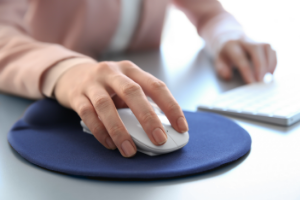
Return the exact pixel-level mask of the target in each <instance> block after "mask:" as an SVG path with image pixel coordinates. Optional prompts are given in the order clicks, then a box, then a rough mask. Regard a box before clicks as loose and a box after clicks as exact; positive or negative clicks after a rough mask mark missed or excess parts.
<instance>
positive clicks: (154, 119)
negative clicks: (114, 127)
mask: <svg viewBox="0 0 300 200" xmlns="http://www.w3.org/2000/svg"><path fill="white" fill-rule="evenodd" d="M106 84H107V85H108V86H109V87H111V88H112V89H113V90H114V91H115V92H116V94H117V95H118V96H119V97H120V98H122V99H123V100H124V101H125V103H126V104H127V105H128V107H129V108H130V109H131V110H132V112H133V114H134V115H135V116H136V118H137V120H138V121H139V122H140V124H141V126H142V127H143V129H144V131H145V132H146V134H147V135H148V137H149V139H150V140H151V141H152V143H153V144H155V145H162V144H164V143H165V142H166V141H167V134H166V133H165V130H164V127H163V125H162V124H161V122H160V120H159V118H158V116H157V114H156V113H155V112H154V110H153V108H152V106H151V105H150V103H149V101H148V100H147V98H146V95H145V94H144V92H143V90H142V88H141V86H140V85H139V84H137V83H136V82H134V81H133V80H131V79H130V78H129V77H127V76H126V75H124V74H122V73H114V74H112V76H107V79H106Z"/></svg>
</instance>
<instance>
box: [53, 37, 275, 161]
mask: <svg viewBox="0 0 300 200" xmlns="http://www.w3.org/2000/svg"><path fill="white" fill-rule="evenodd" d="M276 64H277V59H276V52H275V51H274V50H272V48H271V47H270V45H269V44H264V43H255V42H252V41H246V40H243V39H241V40H231V41H228V42H226V43H225V44H224V46H223V48H222V49H221V51H220V52H219V54H218V56H217V57H216V59H215V68H216V71H217V73H218V74H219V76H220V77H222V78H223V79H225V80H229V79H231V78H232V70H233V69H234V68H236V69H237V70H238V71H239V72H240V74H241V76H242V77H243V79H244V81H245V82H246V83H252V82H256V81H261V80H262V79H263V77H264V75H265V74H266V73H268V72H269V73H273V72H274V70H275V67H276ZM54 94H55V96H56V99H57V100H58V101H59V103H60V104H62V105H63V106H65V107H68V108H71V109H73V110H75V111H76V112H77V113H78V115H79V116H80V117H81V119H82V120H83V121H84V123H85V124H86V125H87V126H88V128H89V129H90V130H91V132H92V133H93V135H94V136H95V138H96V139H97V140H98V141H99V142H100V143H101V144H102V145H104V146H105V147H106V148H108V149H112V150H113V149H116V148H118V149H119V151H120V153H121V154H122V155H123V156H124V157H132V156H134V155H135V153H136V151H137V149H136V146H135V144H134V142H133V141H132V139H131V137H130V135H129V133H128V132H127V130H126V128H125V126H124V124H123V123H122V121H121V119H120V117H119V115H118V112H117V110H116V109H117V108H125V107H129V108H130V109H131V110H132V111H133V113H134V114H135V116H136V117H137V119H138V120H139V122H140V123H141V125H142V127H143V129H144V130H145V132H146V133H147V135H148V137H149V138H150V140H151V141H152V142H153V144H155V145H162V144H164V143H165V142H166V140H167V135H166V133H165V132H164V128H163V126H162V124H161V122H160V120H159V119H158V117H157V115H156V114H155V112H154V110H153V108H152V107H151V105H150V104H149V102H148V100H147V97H146V96H150V97H151V98H152V99H153V100H154V102H155V103H156V104H157V105H158V106H159V107H160V108H161V110H162V111H163V112H164V113H165V114H166V116H167V117H168V119H169V121H170V122H171V124H172V126H173V127H174V129H175V130H177V131H178V132H181V133H183V132H186V131H188V124H187V122H186V119H185V117H184V114H183V112H182V110H181V108H180V106H179V105H178V103H177V102H176V100H175V99H174V97H173V96H172V94H171V93H170V91H169V90H168V88H167V87H166V85H165V84H164V83H163V82H162V81H160V80H158V79H157V78H155V77H154V76H152V75H151V74H149V73H147V72H145V71H143V70H142V69H140V68H139V67H138V66H136V65H135V64H134V63H132V62H130V61H121V62H100V63H97V64H90V63H87V64H79V65H77V66H74V67H72V68H71V69H69V70H68V71H66V72H65V73H64V74H63V75H62V76H61V77H60V78H59V80H58V82H57V84H56V87H55V90H54Z"/></svg>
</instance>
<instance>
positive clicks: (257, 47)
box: [215, 39, 277, 83]
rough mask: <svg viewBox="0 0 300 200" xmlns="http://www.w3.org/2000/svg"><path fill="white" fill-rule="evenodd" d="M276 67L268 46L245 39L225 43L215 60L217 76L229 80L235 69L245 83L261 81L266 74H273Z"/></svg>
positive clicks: (274, 56) (273, 53)
mask: <svg viewBox="0 0 300 200" xmlns="http://www.w3.org/2000/svg"><path fill="white" fill-rule="evenodd" d="M276 65H277V57H276V52H275V51H274V50H273V49H272V48H271V46H270V45H269V44H266V43H256V42H253V41H248V40H245V39H240V40H230V41H228V42H226V43H225V44H224V45H223V47H222V48H221V50H220V52H219V54H218V55H217V57H216V59H215V67H216V71H217V73H218V75H219V76H221V77H222V78H223V79H225V80H229V79H231V78H232V70H233V68H236V69H237V70H238V71H239V72H240V74H241V76H242V77H243V79H244V81H245V82H246V83H253V82H256V81H262V80H263V78H264V76H265V74H266V73H268V72H269V73H271V74H273V72H274V70H275V68H276Z"/></svg>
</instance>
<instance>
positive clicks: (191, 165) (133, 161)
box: [8, 99, 251, 179]
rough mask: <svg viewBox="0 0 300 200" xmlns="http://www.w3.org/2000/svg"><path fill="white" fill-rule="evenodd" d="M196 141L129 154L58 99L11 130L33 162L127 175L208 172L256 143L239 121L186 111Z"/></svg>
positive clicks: (69, 170)
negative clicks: (100, 137)
mask: <svg viewBox="0 0 300 200" xmlns="http://www.w3.org/2000/svg"><path fill="white" fill-rule="evenodd" d="M184 114H185V116H186V119H187V121H188V123H189V128H190V130H189V134H190V141H189V143H188V144H187V145H186V146H185V147H183V148H182V149H181V150H178V151H175V152H172V153H169V154H164V155H160V156H155V157H150V156H147V155H145V154H142V153H139V152H138V153H137V154H136V155H135V156H134V157H133V158H129V159H128V158H123V157H122V156H121V154H120V153H119V151H118V150H114V151H112V150H107V149H106V148H105V147H103V146H102V145H101V144H100V143H99V142H98V141H97V140H96V139H95V138H94V137H93V136H92V135H90V134H86V133H84V132H83V131H82V128H81V126H80V123H79V122H80V118H79V117H78V115H77V114H76V113H75V112H74V111H72V110H68V109H66V108H63V107H62V106H60V105H59V104H58V103H57V102H56V101H54V100H51V99H43V100H40V101H37V102H35V103H33V104H32V105H31V106H30V107H29V108H28V109H27V110H26V112H25V114H24V116H23V117H22V118H21V119H20V120H19V121H18V122H17V123H16V124H15V125H14V126H13V127H12V129H11V131H10V132H9V134H8V141H9V143H10V144H11V146H12V147H13V148H14V149H15V150H16V151H17V152H18V153H19V154H20V155H21V156H22V157H24V158H25V159H27V160H28V161H29V162H31V163H33V164H35V165H38V166H40V167H43V168H46V169H49V170H53V171H57V172H62V173H66V174H71V175H80V176H88V177H103V178H121V179H123V178H124V179H128V178H132V179H160V178H172V177H178V176H184V175H190V174H196V173H200V172H203V171H207V170H210V169H213V168H216V167H219V166H221V165H223V164H226V163H229V162H232V161H235V160H237V159H238V158H240V157H242V156H243V155H245V154H246V153H247V152H248V151H249V150H250V147H251V138H250V136H249V134H248V133H247V132H246V131H245V130H244V129H243V128H241V127H240V126H239V125H237V124H236V123H234V122H233V121H231V120H229V119H227V118H224V117H222V116H219V115H216V114H211V113H204V112H184Z"/></svg>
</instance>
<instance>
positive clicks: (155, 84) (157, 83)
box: [150, 80, 167, 90]
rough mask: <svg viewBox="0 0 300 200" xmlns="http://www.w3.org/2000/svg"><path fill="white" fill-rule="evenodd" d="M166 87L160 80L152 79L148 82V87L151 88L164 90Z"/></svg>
mask: <svg viewBox="0 0 300 200" xmlns="http://www.w3.org/2000/svg"><path fill="white" fill-rule="evenodd" d="M166 87H167V86H166V84H165V83H164V82H163V81H161V80H156V81H152V82H151V83H150V88H151V89H152V90H164V89H165V88H166Z"/></svg>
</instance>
